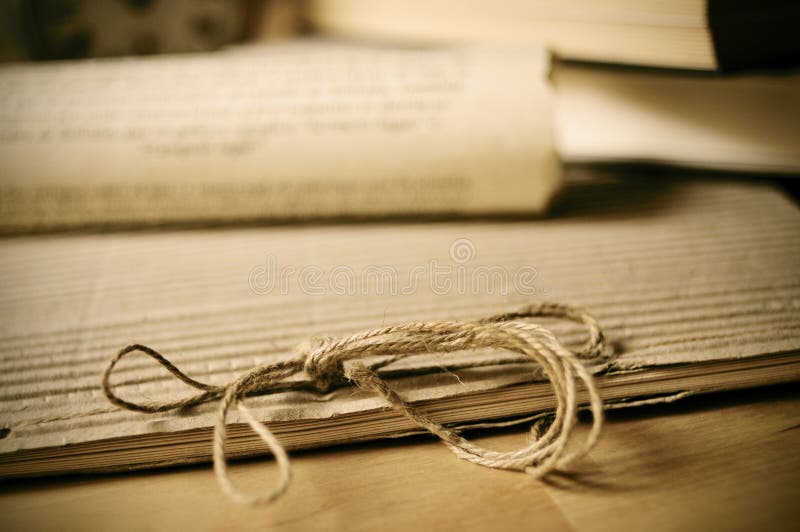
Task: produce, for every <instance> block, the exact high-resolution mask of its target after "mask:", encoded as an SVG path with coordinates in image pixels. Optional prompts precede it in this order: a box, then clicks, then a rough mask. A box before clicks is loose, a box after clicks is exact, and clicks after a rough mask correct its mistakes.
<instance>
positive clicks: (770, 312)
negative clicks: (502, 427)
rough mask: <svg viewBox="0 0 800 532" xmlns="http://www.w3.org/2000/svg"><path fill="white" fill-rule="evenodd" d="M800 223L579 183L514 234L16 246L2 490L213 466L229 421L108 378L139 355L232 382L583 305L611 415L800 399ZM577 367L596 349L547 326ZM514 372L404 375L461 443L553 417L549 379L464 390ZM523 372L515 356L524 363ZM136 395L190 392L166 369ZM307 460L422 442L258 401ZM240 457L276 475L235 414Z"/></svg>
mask: <svg viewBox="0 0 800 532" xmlns="http://www.w3.org/2000/svg"><path fill="white" fill-rule="evenodd" d="M799 226H800V212H798V209H797V207H796V206H795V205H794V204H793V203H792V201H791V200H790V199H788V198H787V197H785V196H784V195H783V193H782V192H780V191H779V190H777V189H776V188H774V187H773V186H772V185H770V184H769V183H766V182H760V183H752V182H739V181H735V180H724V179H721V178H720V179H716V180H702V179H699V180H693V181H687V180H671V179H657V180H653V179H650V180H644V179H641V178H639V179H635V180H629V181H626V180H617V179H611V178H608V179H597V178H595V179H591V180H585V181H577V182H575V183H573V184H572V185H571V186H570V187H568V188H567V189H566V191H565V194H564V197H563V198H562V201H561V204H560V207H559V208H558V209H557V215H556V216H554V217H552V218H550V219H547V220H540V221H519V222H511V223H489V222H469V223H467V222H448V223H438V224H428V223H408V224H398V223H385V224H379V225H347V224H344V225H319V226H294V227H262V228H246V229H232V230H227V231H220V230H193V231H185V232H158V233H151V232H133V233H116V234H83V235H81V234H77V235H62V236H46V237H45V236H42V237H17V238H11V239H5V240H2V241H0V271H2V274H3V278H4V282H3V283H2V285H0V312H2V315H3V316H4V319H3V320H2V323H0V337H2V342H0V350H1V351H2V354H1V355H0V357H1V358H0V369H2V372H1V375H2V376H0V379H2V395H1V396H0V422H1V423H2V425H0V427H2V433H1V436H2V438H0V476H2V477H13V476H24V475H42V474H53V473H66V472H77V471H96V470H115V469H132V468H146V467H157V466H163V465H169V464H177V463H188V462H203V461H208V460H210V458H211V441H210V439H211V427H212V424H213V421H214V417H215V415H214V412H215V410H216V404H213V403H206V404H203V405H200V406H197V407H195V408H192V409H189V410H186V411H183V412H165V413H161V414H149V415H147V414H140V413H134V412H129V411H124V410H120V409H118V408H117V407H115V406H113V405H111V404H109V403H108V401H107V400H106V398H105V397H104V396H103V394H102V392H101V390H100V374H101V372H102V370H103V369H104V368H105V366H106V364H107V363H108V361H109V359H110V358H111V357H112V356H113V355H114V353H116V352H117V351H118V350H119V349H120V348H122V347H123V346H125V345H127V344H130V343H134V342H139V343H145V344H148V345H150V346H152V347H154V348H156V349H158V350H159V351H161V352H162V353H164V354H165V355H167V356H168V357H169V358H170V359H171V360H172V362H174V363H175V364H176V365H177V366H178V367H180V368H181V369H182V370H184V371H185V372H186V373H187V374H188V375H189V376H191V377H194V378H197V379H199V380H202V381H206V382H211V383H213V384H224V383H227V382H229V381H231V380H232V379H233V378H234V377H235V376H237V375H240V374H242V373H244V372H246V371H248V370H249V369H251V368H253V367H254V366H256V365H258V364H260V363H264V362H268V361H277V360H281V359H283V358H285V357H289V356H292V352H293V348H294V346H295V345H297V344H299V343H301V342H303V341H306V340H307V339H308V338H309V337H310V336H339V335H344V334H349V333H353V332H357V331H360V330H362V329H367V328H374V327H379V326H381V325H382V324H394V323H399V322H405V321H414V320H433V319H475V318H480V317H482V316H485V315H487V314H492V313H496V312H503V311H509V310H513V309H515V308H516V307H518V306H520V305H524V304H527V303H530V302H532V301H539V300H543V299H546V300H554V301H563V302H570V303H573V304H579V305H582V306H584V307H585V308H587V309H589V310H590V311H591V312H592V313H594V314H595V315H596V317H597V318H598V319H599V321H600V324H601V325H602V327H603V329H604V331H605V332H606V336H607V338H608V340H609V342H610V344H611V345H612V346H613V351H614V353H613V358H612V360H611V363H610V365H609V366H607V367H603V368H597V367H596V368H592V369H593V371H596V372H597V371H599V373H598V374H597V380H598V383H599V385H600V390H601V394H602V396H603V398H604V400H605V401H606V402H607V403H608V404H612V403H622V404H625V403H630V402H633V401H636V400H639V399H649V400H667V399H669V398H674V397H681V396H683V395H685V394H691V393H702V392H708V391H713V390H722V389H733V388H741V387H748V386H759V385H766V384H771V383H778V382H786V381H791V380H797V379H800V282H798V277H797V272H798V270H800V234H799V233H798V231H797V228H798V227H799ZM547 325H548V326H551V327H552V330H553V331H554V332H555V333H556V334H557V336H558V337H559V338H560V339H561V340H563V341H564V342H565V343H566V344H567V345H570V346H576V345H579V344H580V343H581V342H582V341H583V338H582V335H583V332H582V330H581V329H580V328H578V327H577V326H575V327H573V326H571V325H569V324H566V323H560V322H556V323H548V324H547ZM487 356H490V357H493V360H497V357H498V356H499V357H503V356H505V354H504V353H503V352H499V353H498V352H485V351H478V352H467V353H451V354H448V355H446V356H443V355H435V356H434V355H420V356H416V357H412V358H408V359H404V360H402V361H398V362H395V363H392V364H390V365H387V366H385V367H383V368H382V369H381V370H380V371H381V373H383V375H384V376H385V377H386V378H389V379H390V381H391V384H392V386H394V387H396V388H397V389H398V390H399V392H400V393H401V395H402V396H403V397H405V398H407V399H409V400H411V401H413V402H414V403H415V404H417V405H418V406H420V407H421V408H422V409H423V410H424V411H425V412H427V413H428V414H429V415H430V416H431V417H432V418H433V419H434V420H436V421H437V422H441V423H446V424H449V425H469V424H471V423H476V422H487V423H497V422H503V421H506V420H509V419H516V418H519V417H524V416H527V415H530V414H531V413H535V412H540V411H543V410H547V409H549V408H552V406H553V397H552V392H551V390H550V386H549V384H548V383H546V382H542V381H541V375H540V373H539V372H538V371H537V370H536V367H535V366H534V365H532V364H523V363H515V364H500V365H495V366H488V367H475V368H471V369H461V370H458V369H451V370H448V371H443V370H442V368H443V367H444V368H448V367H451V365H452V363H453V362H454V361H462V362H463V361H469V360H481V359H482V357H487ZM509 356H510V355H509ZM114 384H115V386H116V388H115V389H116V391H117V393H118V394H119V395H120V396H122V397H126V398H129V399H131V400H164V399H169V398H178V397H181V396H184V395H186V394H187V393H190V392H189V390H187V389H186V387H185V386H184V385H183V384H181V383H179V382H177V381H175V379H174V378H173V377H172V376H171V375H169V374H167V373H166V372H165V371H163V369H161V368H159V367H158V366H156V365H155V364H153V363H152V360H149V359H144V358H141V359H136V358H132V359H130V360H127V359H126V360H125V361H123V362H122V363H121V364H120V365H119V367H118V369H117V371H116V372H115V374H114ZM246 402H247V404H248V406H249V407H250V408H251V409H252V411H253V412H254V413H255V415H256V416H257V417H258V419H260V420H262V421H264V422H266V423H268V424H269V426H270V428H271V429H272V430H273V431H274V433H275V434H276V435H277V437H278V439H279V440H280V441H281V442H283V443H284V444H285V445H286V446H287V447H288V448H300V447H310V446H321V445H330V444H335V443H341V442H349V441H355V440H361V439H372V438H383V437H394V436H399V435H403V434H407V433H409V432H411V431H414V430H415V426H414V425H413V424H412V423H410V422H409V421H408V420H407V419H405V418H404V417H402V416H400V415H399V414H397V413H396V412H395V411H393V410H391V409H388V408H387V407H386V405H385V404H384V403H383V402H382V401H381V400H380V399H377V398H376V397H374V396H372V395H370V394H369V393H366V392H363V391H358V390H355V389H353V388H350V387H340V388H336V389H333V390H332V391H331V392H329V393H326V394H322V393H315V392H313V391H310V390H307V389H295V390H291V391H286V392H282V393H273V394H270V395H266V396H259V397H251V398H248V399H247V400H246ZM230 419H231V421H232V422H233V423H234V424H233V426H232V427H231V428H230V430H229V441H228V453H229V454H231V455H238V456H244V455H252V454H259V453H263V452H264V450H263V447H262V446H261V443H260V440H258V438H257V437H256V436H255V435H254V434H253V433H252V432H250V430H249V429H248V428H246V426H245V425H243V424H241V422H242V420H241V419H237V418H236V416H231V418H230Z"/></svg>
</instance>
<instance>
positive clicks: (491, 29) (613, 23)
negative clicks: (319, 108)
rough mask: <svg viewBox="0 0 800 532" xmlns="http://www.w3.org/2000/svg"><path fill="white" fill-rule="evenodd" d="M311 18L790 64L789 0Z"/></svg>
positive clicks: (795, 48) (463, 38) (563, 52)
mask: <svg viewBox="0 0 800 532" xmlns="http://www.w3.org/2000/svg"><path fill="white" fill-rule="evenodd" d="M305 17H307V19H308V21H309V23H310V24H311V25H312V27H315V28H317V29H318V30H320V31H323V32H325V33H331V34H336V35H341V36H346V37H358V38H365V39H378V40H388V41H395V42H397V41H404V42H415V43H429V44H430V43H453V42H461V43H463V42H474V41H482V42H494V43H506V44H508V43H516V44H519V43H535V44H541V45H544V46H545V47H547V48H548V49H550V50H552V51H553V53H554V54H556V55H557V56H559V57H562V58H565V59H571V60H579V61H597V62H606V63H621V64H631V65H644V66H654V67H666V68H683V69H697V70H718V69H719V70H735V69H741V68H768V67H785V66H796V65H798V63H799V62H800V39H799V38H798V37H797V32H796V28H797V24H798V21H799V20H800V5H798V4H797V3H796V2H792V1H791V0H767V1H762V2H756V1H753V0H734V1H730V0H728V1H722V0H673V1H666V2H640V1H636V0H601V1H597V2H583V1H580V0H534V1H531V0H502V1H497V2H485V1H481V0H467V1H463V0H403V1H400V0H311V1H310V2H308V7H307V8H306V10H305Z"/></svg>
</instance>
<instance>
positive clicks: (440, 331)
mask: <svg viewBox="0 0 800 532" xmlns="http://www.w3.org/2000/svg"><path fill="white" fill-rule="evenodd" d="M532 317H555V318H563V319H568V320H571V321H575V322H577V323H580V324H582V325H584V326H585V327H586V329H587V331H588V333H589V338H588V340H587V342H586V343H585V344H584V345H583V346H582V347H581V348H580V349H579V350H578V351H577V352H576V353H573V352H571V351H569V350H568V349H566V348H565V347H564V346H563V345H562V344H561V343H560V342H559V341H558V340H557V339H556V338H555V336H554V335H553V334H552V333H551V332H550V331H549V330H547V329H545V328H544V327H541V326H539V325H536V324H533V323H529V322H527V321H523V320H525V319H528V318H532ZM604 343H605V340H604V338H603V334H602V331H601V330H600V327H599V325H598V323H597V321H596V320H595V319H594V318H593V317H592V316H591V315H590V314H589V313H588V312H586V311H585V310H583V309H581V308H578V307H571V306H568V305H562V304H556V303H539V304H534V305H530V306H528V307H525V308H523V309H521V310H519V311H517V312H510V313H505V314H498V315H495V316H490V317H488V318H485V319H483V320H480V321H477V322H454V321H431V322H411V323H406V324H402V325H396V326H390V327H381V328H378V329H373V330H369V331H364V332H361V333H357V334H353V335H351V336H347V337H344V338H340V339H322V340H315V341H312V342H309V343H308V344H306V345H304V346H302V347H300V348H299V349H298V354H297V355H296V356H295V357H293V358H291V359H289V360H285V361H281V362H272V363H267V364H262V365H260V366H257V367H255V368H253V369H252V370H251V371H249V372H247V373H246V374H244V375H242V376H241V377H238V378H237V379H235V380H234V381H233V382H231V383H230V384H228V385H226V386H214V385H210V384H205V383H202V382H199V381H196V380H194V379H192V378H190V377H188V376H187V375H186V374H185V373H183V372H182V371H181V370H179V369H178V368H177V367H175V366H174V365H173V364H172V363H171V362H170V361H169V360H167V359H166V358H165V357H164V356H163V355H161V354H160V353H158V352H157V351H155V350H154V349H151V348H149V347H146V346H143V345H139V344H134V345H129V346H127V347H125V348H124V349H122V350H121V351H120V352H119V353H118V354H117V355H116V356H115V357H114V358H112V359H111V362H110V363H109V365H108V367H107V368H106V370H105V372H104V373H103V377H102V388H103V392H104V393H105V395H106V397H107V398H108V400H109V401H110V402H111V403H113V404H114V405H117V406H119V407H122V408H127V409H128V410H135V411H138V412H164V411H167V410H174V409H180V408H186V407H191V406H194V405H198V404H200V403H204V402H206V401H211V400H214V399H220V404H219V409H218V414H217V418H216V423H215V427H214V439H213V462H214V471H215V474H216V477H217V481H218V482H219V484H220V486H221V488H222V490H223V491H224V492H225V493H226V494H227V495H228V496H230V497H231V498H232V499H234V500H235V501H237V502H241V503H247V504H258V503H267V502H270V501H273V500H275V499H277V498H278V497H280V496H281V495H282V494H283V493H284V492H285V491H286V489H287V488H288V487H289V483H290V481H291V465H290V462H289V457H288V456H287V454H286V451H285V449H284V448H283V446H282V445H281V444H280V442H279V441H278V440H277V438H275V436H274V435H273V433H272V432H271V431H270V430H269V428H268V427H267V426H266V425H265V424H263V423H261V422H260V421H258V420H257V419H256V418H255V416H254V415H253V414H252V412H251V411H250V410H249V409H248V408H247V407H246V406H245V405H244V403H243V399H244V398H245V397H246V396H248V395H256V394H261V393H267V392H271V391H277V390H284V389H287V388H286V386H285V383H283V384H282V383H281V381H282V380H283V379H285V378H286V377H289V376H290V375H293V374H295V373H298V372H300V371H305V372H306V373H307V374H308V376H309V377H310V378H311V379H312V381H313V383H314V384H315V386H316V387H317V388H318V389H319V390H320V391H327V390H329V389H330V388H331V387H333V386H335V385H338V384H346V383H348V382H350V383H353V384H355V385H356V386H358V387H359V388H362V389H365V390H370V391H372V392H374V393H376V394H377V395H379V396H380V397H382V398H383V399H384V400H385V401H386V402H387V403H388V404H389V405H390V406H391V407H392V408H394V409H395V410H396V411H398V412H400V413H401V414H403V415H404V416H405V417H407V418H408V419H410V420H411V421H413V422H414V423H415V424H417V425H418V426H420V427H422V428H424V429H426V430H428V431H429V432H431V433H432V434H434V435H436V436H438V437H439V438H440V439H441V440H442V442H443V443H444V444H445V445H446V446H447V447H449V448H450V450H452V451H453V452H454V453H455V454H456V455H457V456H458V457H460V458H462V459H465V460H469V461H471V462H474V463H477V464H480V465H483V466H487V467H492V468H496V469H510V470H518V471H524V472H527V473H529V474H531V475H533V476H535V477H537V478H538V477H542V476H544V475H546V474H548V473H550V472H551V471H553V470H555V469H559V468H563V467H565V466H567V465H568V464H569V463H570V462H572V461H573V460H575V459H576V458H579V457H580V456H582V455H584V454H585V453H586V452H588V451H589V450H590V449H591V448H592V446H593V445H594V444H595V442H596V441H597V438H598V436H599V434H600V430H601V427H602V423H603V403H602V400H601V399H600V395H599V393H598V391H597V387H596V385H595V383H594V379H593V378H592V376H591V374H590V373H589V371H588V370H587V369H586V367H585V366H584V364H583V363H582V362H581V361H582V360H584V361H598V360H600V359H601V358H602V357H603V350H604ZM477 348H494V349H505V350H508V351H512V352H515V353H518V354H520V355H524V356H526V357H529V358H530V359H531V360H532V361H534V362H536V363H538V365H539V366H540V367H541V369H542V371H543V372H544V374H545V375H546V376H547V378H548V379H549V381H550V383H551V384H552V387H553V392H554V394H555V398H556V409H555V415H554V419H553V421H552V423H551V424H550V425H549V427H548V428H547V429H546V430H541V423H536V424H534V426H533V427H532V429H531V432H532V436H533V437H532V439H531V442H530V443H529V444H528V445H526V446H525V447H523V448H521V449H518V450H516V451H509V452H499V451H492V450H489V449H484V448H483V447H480V446H478V445H476V444H474V443H472V442H470V441H469V440H467V439H465V438H463V437H462V436H461V435H459V434H458V433H457V432H456V431H454V430H452V429H450V428H447V427H445V426H443V425H442V424H439V423H436V422H435V421H433V420H431V419H430V418H429V417H428V416H426V415H425V414H424V413H423V412H421V411H420V410H419V409H417V408H415V407H414V406H412V405H410V404H409V403H408V402H406V401H405V400H404V399H403V398H402V397H400V395H398V394H397V392H395V391H394V390H393V389H392V388H391V387H390V386H389V384H388V383H387V382H386V381H385V380H384V379H382V378H381V377H380V376H379V375H378V373H377V372H376V367H375V366H373V367H367V366H366V365H364V363H363V362H361V361H359V360H358V359H360V358H364V357H368V356H369V357H373V356H377V355H383V356H387V357H388V359H387V360H384V361H383V362H382V363H381V365H386V364H388V363H391V362H392V361H394V360H397V359H398V358H401V357H404V356H410V355H415V354H421V353H448V352H454V351H463V350H467V349H477ZM135 352H141V353H144V354H146V355H148V356H150V357H152V358H153V359H155V360H156V361H157V362H158V363H159V364H161V365H162V366H164V367H165V368H166V369H167V370H168V371H169V372H170V373H172V374H173V375H175V377H177V378H178V379H179V380H181V381H182V382H184V383H186V384H187V385H189V386H191V387H193V388H196V389H198V390H200V393H198V394H196V395H193V396H191V397H187V398H184V399H180V400H176V401H168V402H145V403H133V402H130V401H127V400H125V399H122V398H120V397H119V396H117V395H116V394H115V393H114V391H113V387H112V386H111V384H110V377H111V374H112V372H113V370H114V367H115V366H116V364H117V363H118V362H119V361H120V360H121V359H122V358H123V357H125V356H127V355H129V354H131V353H135ZM345 362H347V364H345ZM475 365H476V366H477V365H481V364H479V363H476V364H475ZM462 367H469V366H468V365H465V366H462ZM576 379H577V380H580V381H581V382H582V383H583V385H584V387H585V388H586V391H587V392H588V398H589V408H590V410H591V412H592V418H593V422H592V427H591V430H590V431H589V433H588V436H587V437H586V439H585V440H584V442H583V444H582V445H580V446H579V447H578V448H577V449H575V450H572V451H571V452H567V444H568V443H569V441H570V439H571V436H572V433H573V428H574V427H575V424H576V421H577V412H578V400H577V388H576ZM233 407H236V408H237V409H238V411H239V413H240V414H241V416H242V418H243V419H244V420H245V421H246V422H247V424H248V425H249V426H250V427H251V428H252V429H253V431H254V432H255V433H256V434H257V435H258V436H259V437H260V438H261V440H263V442H264V443H265V444H266V445H267V447H268V448H269V450H270V451H271V452H272V454H273V455H274V456H275V460H276V463H277V466H278V470H279V479H278V481H277V484H276V485H275V486H274V487H273V489H272V490H271V491H270V492H268V493H266V494H263V495H251V494H247V493H243V492H241V491H240V490H239V489H238V488H236V486H235V485H234V484H233V483H232V481H231V479H230V477H229V475H228V471H227V461H226V458H225V442H226V439H227V428H226V427H227V425H226V420H227V417H228V412H229V411H230V409H231V408H233Z"/></svg>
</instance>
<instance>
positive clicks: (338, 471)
mask: <svg viewBox="0 0 800 532" xmlns="http://www.w3.org/2000/svg"><path fill="white" fill-rule="evenodd" d="M525 437H526V435H525V434H523V433H522V431H520V430H519V429H516V430H514V431H513V432H504V433H503V434H496V433H495V434H493V435H491V436H485V437H481V438H480V439H481V441H482V443H484V444H487V445H492V446H494V447H495V448H506V449H508V448H512V447H514V446H515V445H519V444H520V442H521V441H522V440H523V439H524V438H525ZM294 466H295V479H294V483H293V485H292V487H291V489H290V491H289V493H288V494H287V495H286V496H285V497H284V498H282V499H281V500H279V501H278V502H277V503H275V504H273V505H271V506H268V507H260V508H245V507H241V506H237V505H235V504H233V503H231V502H229V501H228V500H227V499H225V497H224V496H223V495H222V493H221V492H220V491H219V489H218V488H217V485H216V483H215V480H214V476H213V474H212V472H211V469H210V468H209V467H207V466H201V467H191V468H182V469H174V470H169V471H155V472H146V473H135V474H118V475H109V476H95V477H70V478H61V479H45V480H29V481H22V482H20V481H16V482H6V483H4V484H0V530H8V531H11V530H37V529H53V530H65V531H66V530H92V531H95V530H97V531H101V530H167V531H176V532H177V531H179V530H192V531H199V530H226V529H234V530H235V529H245V530H250V529H252V530H264V529H279V530H307V529H324V530H376V529H389V530H428V529H442V530H460V531H463V530H551V529H568V530H598V531H601V530H608V531H614V532H618V531H621V530H682V531H683V530H703V531H706V530H789V529H794V530H797V529H800V386H798V385H796V384H795V385H790V386H783V387H778V388H772V389H759V390H751V391H747V392H742V391H740V392H730V393H727V394H721V395H716V396H708V397H696V398H690V399H686V400H684V401H682V402H679V403H675V404H671V405H659V406H649V407H640V408H637V409H630V410H627V411H614V412H610V413H609V423H608V425H607V426H606V430H605V432H604V435H603V437H602V439H601V442H600V444H599V445H598V447H597V448H596V449H595V450H594V451H593V452H592V454H591V456H590V457H589V458H588V459H586V460H584V461H582V462H581V463H580V464H578V465H577V466H576V468H575V469H576V472H577V473H578V475H576V476H575V477H574V478H560V479H553V480H552V481H551V482H550V483H549V484H545V483H542V482H537V481H535V480H532V479H531V478H529V477H526V476H525V475H523V474H519V473H511V472H504V471H495V470H491V469H487V468H483V467H479V466H476V465H473V464H470V463H467V462H464V461H461V460H458V459H457V458H456V457H455V456H453V455H452V454H451V453H450V451H448V450H447V449H446V448H445V447H444V446H443V445H441V444H440V443H438V442H436V441H434V440H432V439H429V438H414V439H405V440H402V441H392V442H379V443H374V444H364V445H354V446H348V447H341V448H338V449H326V450H321V451H314V452H305V453H295V455H294ZM274 474H275V471H274V464H273V463H272V461H270V460H252V461H248V462H245V463H240V464H237V465H236V466H234V467H233V475H234V478H235V480H236V481H238V482H239V483H240V484H241V485H242V486H244V487H248V488H252V489H257V487H258V486H259V485H261V483H264V482H270V481H272V480H273V479H274Z"/></svg>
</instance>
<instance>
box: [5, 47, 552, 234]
mask: <svg viewBox="0 0 800 532" xmlns="http://www.w3.org/2000/svg"><path fill="white" fill-rule="evenodd" d="M547 68H548V57H547V55H546V54H545V52H544V51H543V50H541V49H537V48H526V49H513V50H510V49H486V48H481V49H468V48H465V49H438V50H412V49H392V48H364V47H357V46H347V45H339V44H334V43H325V42H315V41H312V42H299V43H292V44H284V45H274V46H252V47H242V48H236V49H231V50H228V51H223V52H219V53H213V54H206V55H202V54H199V55H193V56H186V55H183V56H159V57H153V58H147V59H122V60H98V61H86V62H62V63H51V64H43V65H6V66H2V67H0V176H2V177H0V232H5V233H11V232H31V231H47V230H63V229H72V228H77V227H86V226H107V227H108V226H115V227H119V226H130V225H163V224H192V223H194V224H202V223H206V224H208V223H220V222H243V221H252V220H264V219H269V220H276V219H280V220H286V219H298V218H300V219H303V218H308V217H315V218H324V217H363V216H374V215H380V216H384V217H385V216H390V215H408V214H487V213H492V214H496V213H528V214H530V213H538V212H541V211H542V210H543V209H544V208H545V207H546V206H547V204H548V202H549V200H550V198H551V197H552V195H553V193H554V192H555V191H556V189H557V188H558V185H559V180H560V167H559V166H558V164H557V160H556V156H555V152H554V150H553V143H552V138H551V137H552V135H551V122H552V121H551V114H552V101H551V100H552V98H551V90H550V88H549V86H548V84H547V82H546V79H545V72H546V70H547Z"/></svg>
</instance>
